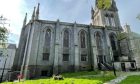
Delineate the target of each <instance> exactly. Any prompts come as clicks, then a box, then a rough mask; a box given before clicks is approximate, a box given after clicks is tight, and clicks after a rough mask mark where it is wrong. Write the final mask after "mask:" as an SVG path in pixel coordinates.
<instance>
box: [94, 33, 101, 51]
mask: <svg viewBox="0 0 140 84" xmlns="http://www.w3.org/2000/svg"><path fill="white" fill-rule="evenodd" d="M95 38H96V45H97V49H102V39H101V34H100V33H99V32H97V33H96V35H95Z"/></svg>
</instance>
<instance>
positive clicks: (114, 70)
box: [109, 47, 116, 76]
mask: <svg viewBox="0 0 140 84" xmlns="http://www.w3.org/2000/svg"><path fill="white" fill-rule="evenodd" d="M109 51H110V56H111V57H112V59H111V62H112V65H113V73H114V76H116V69H115V66H114V58H113V55H112V50H111V48H110V47H109Z"/></svg>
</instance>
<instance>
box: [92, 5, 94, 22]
mask: <svg viewBox="0 0 140 84" xmlns="http://www.w3.org/2000/svg"><path fill="white" fill-rule="evenodd" d="M91 19H94V9H93V7H91Z"/></svg>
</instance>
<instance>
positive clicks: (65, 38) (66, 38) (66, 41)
mask: <svg viewBox="0 0 140 84" xmlns="http://www.w3.org/2000/svg"><path fill="white" fill-rule="evenodd" d="M63 47H69V31H68V30H65V31H64V36H63Z"/></svg>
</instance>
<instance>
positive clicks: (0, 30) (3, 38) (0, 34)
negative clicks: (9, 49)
mask: <svg viewBox="0 0 140 84" xmlns="http://www.w3.org/2000/svg"><path fill="white" fill-rule="evenodd" d="M7 37H8V30H7V29H6V28H5V27H1V26H0V44H2V45H3V44H4V43H6V42H7Z"/></svg>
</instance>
